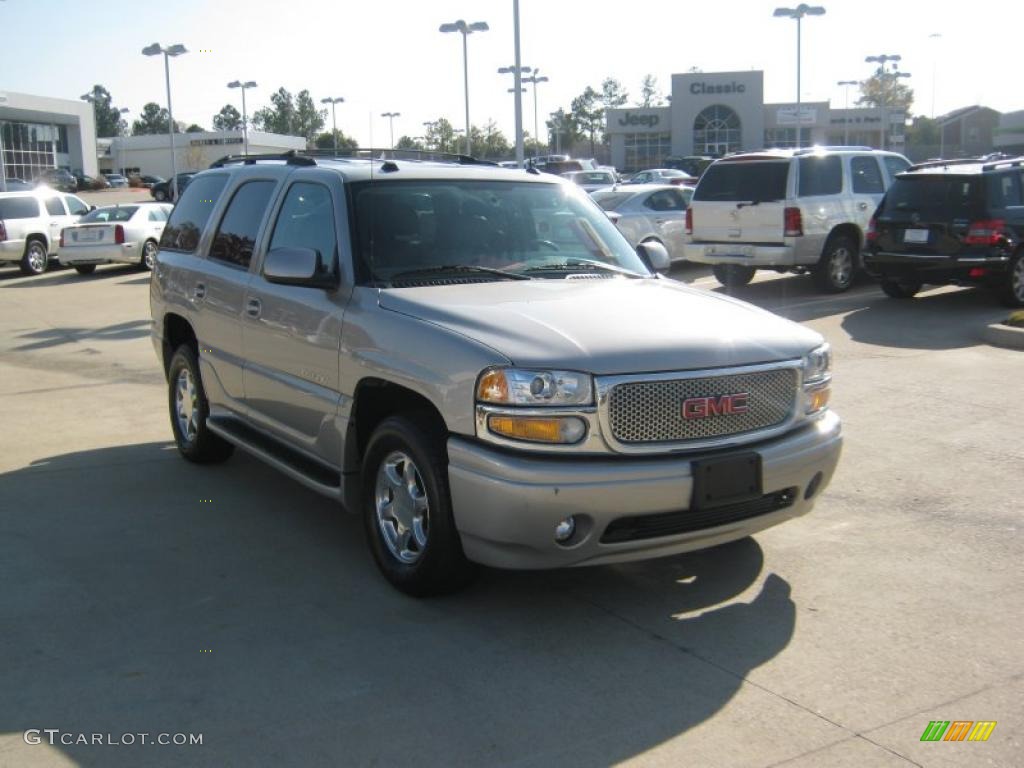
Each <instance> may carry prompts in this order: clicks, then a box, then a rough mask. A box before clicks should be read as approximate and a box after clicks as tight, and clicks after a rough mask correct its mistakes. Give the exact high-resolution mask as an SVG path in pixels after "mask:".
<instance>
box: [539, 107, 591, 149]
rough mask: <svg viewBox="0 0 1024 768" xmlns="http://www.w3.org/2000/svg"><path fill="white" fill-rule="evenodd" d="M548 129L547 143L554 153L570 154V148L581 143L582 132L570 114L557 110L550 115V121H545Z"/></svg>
mask: <svg viewBox="0 0 1024 768" xmlns="http://www.w3.org/2000/svg"><path fill="white" fill-rule="evenodd" d="M546 123H547V128H548V137H549V143H550V145H551V146H553V147H554V148H555V151H556V152H567V153H568V152H570V151H571V150H572V146H573V145H574V144H576V142H578V141H582V139H583V132H582V131H581V130H580V125H579V123H578V122H577V121H576V117H575V116H574V115H573V114H572V113H571V112H566V111H565V110H564V109H561V108H559V109H558V110H557V111H556V112H552V113H551V119H550V120H547V121H546Z"/></svg>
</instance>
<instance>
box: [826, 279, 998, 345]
mask: <svg viewBox="0 0 1024 768" xmlns="http://www.w3.org/2000/svg"><path fill="white" fill-rule="evenodd" d="M1006 313H1007V310H1006V309H1004V308H1002V307H1000V305H999V304H998V303H997V302H996V300H995V298H994V297H993V296H992V294H991V293H990V292H989V291H987V290H985V289H984V288H967V289H962V288H961V289H954V290H943V291H939V292H934V293H926V294H925V295H919V296H916V297H915V298H913V299H908V300H900V299H890V298H888V297H886V296H884V295H881V294H880V295H879V296H878V297H877V298H875V299H873V300H872V301H870V302H869V303H868V304H867V305H866V306H864V307H862V308H860V309H857V310H855V311H853V312H851V313H850V314H848V315H846V317H844V318H843V320H842V323H841V325H842V327H843V330H844V331H846V332H847V333H848V334H849V335H850V338H852V339H853V340H854V341H859V342H862V343H864V344H875V345H878V346H883V347H902V348H905V349H958V348H961V347H973V346H977V345H978V344H981V343H983V342H982V341H981V340H980V333H981V330H982V328H984V327H985V326H986V325H988V324H989V323H994V322H997V321H999V320H1000V319H1002V318H1003V317H1005V316H1006Z"/></svg>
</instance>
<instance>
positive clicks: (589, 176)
mask: <svg viewBox="0 0 1024 768" xmlns="http://www.w3.org/2000/svg"><path fill="white" fill-rule="evenodd" d="M562 178H563V179H568V180H569V181H571V182H572V183H573V184H578V185H579V186H581V187H583V191H584V192H596V191H597V190H599V189H604V188H605V187H610V186H612V185H613V184H615V182H616V179H615V174H614V173H612V172H611V171H600V170H599V171H569V172H568V173H563V174H562Z"/></svg>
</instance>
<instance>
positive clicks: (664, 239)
mask: <svg viewBox="0 0 1024 768" xmlns="http://www.w3.org/2000/svg"><path fill="white" fill-rule="evenodd" d="M591 197H593V198H594V202H596V203H597V204H598V205H600V206H601V207H602V208H604V210H605V211H606V212H607V213H608V218H610V219H611V220H612V221H614V222H615V226H617V227H618V228H619V231H620V232H622V234H623V235H625V236H626V239H627V240H628V241H629V244H630V245H632V246H633V247H634V248H635V247H636V246H638V245H639V244H640V243H650V242H656V243H661V244H662V245H664V246H665V249H666V250H667V251H668V255H669V258H671V259H672V261H682V260H683V258H684V253H683V248H684V246H685V244H686V209H687V208H688V207H689V205H690V199H691V198H692V197H693V190H692V189H691V188H689V187H677V186H674V185H670V184H645V185H643V187H641V188H637V187H633V186H618V187H611V188H607V189H602V190H599V191H597V192H594V193H593V194H592V195H591Z"/></svg>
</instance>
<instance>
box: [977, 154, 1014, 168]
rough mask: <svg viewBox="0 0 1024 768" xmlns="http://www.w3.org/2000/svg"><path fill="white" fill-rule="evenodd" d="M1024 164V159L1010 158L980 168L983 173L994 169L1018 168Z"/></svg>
mask: <svg viewBox="0 0 1024 768" xmlns="http://www.w3.org/2000/svg"><path fill="white" fill-rule="evenodd" d="M1022 164H1024V157H1010V156H1007V157H1005V158H1000V159H999V160H995V161H994V162H991V163H985V164H984V165H983V166H981V170H983V171H994V170H995V169H996V168H1002V167H1006V168H1020V166H1021V165H1022Z"/></svg>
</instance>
